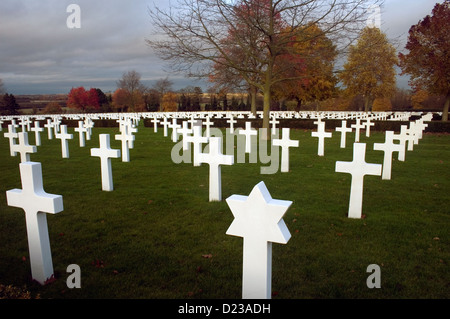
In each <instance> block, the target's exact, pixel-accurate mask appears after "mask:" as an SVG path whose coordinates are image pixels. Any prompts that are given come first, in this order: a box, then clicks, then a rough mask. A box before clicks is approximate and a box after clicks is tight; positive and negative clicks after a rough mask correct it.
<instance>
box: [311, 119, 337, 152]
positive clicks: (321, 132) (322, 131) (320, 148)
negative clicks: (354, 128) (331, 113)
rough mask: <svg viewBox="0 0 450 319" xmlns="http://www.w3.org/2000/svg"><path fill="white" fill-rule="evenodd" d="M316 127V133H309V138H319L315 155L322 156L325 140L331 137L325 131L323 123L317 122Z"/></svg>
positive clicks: (330, 134)
mask: <svg viewBox="0 0 450 319" xmlns="http://www.w3.org/2000/svg"><path fill="white" fill-rule="evenodd" d="M317 125H318V127H317V132H311V136H313V137H318V138H319V143H318V147H317V155H319V156H323V155H324V144H325V143H324V141H325V138H330V137H331V136H332V133H329V132H326V131H325V122H322V121H320V120H319V121H318V122H317Z"/></svg>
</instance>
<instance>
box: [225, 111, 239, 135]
mask: <svg viewBox="0 0 450 319" xmlns="http://www.w3.org/2000/svg"><path fill="white" fill-rule="evenodd" d="M227 123H228V124H230V134H233V133H234V124H236V123H237V121H236V120H235V119H234V118H233V115H229V119H228V120H227Z"/></svg>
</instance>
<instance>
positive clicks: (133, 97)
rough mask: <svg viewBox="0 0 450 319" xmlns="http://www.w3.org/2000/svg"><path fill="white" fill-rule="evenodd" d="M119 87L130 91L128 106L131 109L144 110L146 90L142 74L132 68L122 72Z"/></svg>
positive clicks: (133, 110) (132, 110)
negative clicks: (142, 81)
mask: <svg viewBox="0 0 450 319" xmlns="http://www.w3.org/2000/svg"><path fill="white" fill-rule="evenodd" d="M117 88H119V89H122V90H125V91H126V92H128V95H127V97H128V100H127V103H126V104H127V106H128V109H129V111H131V112H135V111H143V110H144V109H145V103H144V98H143V94H144V92H145V90H146V88H145V86H144V85H143V84H142V83H141V74H140V73H138V72H136V71H134V70H132V71H128V72H125V73H123V74H122V78H121V79H120V80H119V81H118V82H117Z"/></svg>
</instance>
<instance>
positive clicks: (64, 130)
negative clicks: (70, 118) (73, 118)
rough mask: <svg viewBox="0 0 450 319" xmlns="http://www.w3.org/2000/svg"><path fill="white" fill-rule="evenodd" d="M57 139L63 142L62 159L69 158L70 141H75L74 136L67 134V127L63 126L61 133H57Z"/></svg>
mask: <svg viewBox="0 0 450 319" xmlns="http://www.w3.org/2000/svg"><path fill="white" fill-rule="evenodd" d="M56 138H57V139H60V140H61V153H62V157H63V158H69V140H71V139H73V135H72V134H68V133H67V125H61V132H60V133H56Z"/></svg>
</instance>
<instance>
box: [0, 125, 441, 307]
mask: <svg viewBox="0 0 450 319" xmlns="http://www.w3.org/2000/svg"><path fill="white" fill-rule="evenodd" d="M162 132H163V130H162V128H160V129H159V132H158V133H154V132H153V128H145V127H143V126H142V125H141V126H140V127H139V131H138V133H136V140H135V145H134V148H133V149H131V150H130V159H131V161H130V162H129V163H123V162H122V161H121V160H120V159H113V160H112V166H113V176H114V188H115V189H114V191H113V192H103V191H102V190H101V178H100V159H99V158H96V157H91V156H90V149H91V148H94V147H98V134H101V133H108V134H110V135H111V146H112V148H116V149H120V142H119V141H116V140H115V139H114V135H115V134H118V128H94V129H93V133H94V135H93V137H92V139H91V140H90V141H86V146H85V147H84V148H80V147H79V142H78V133H76V132H74V131H73V129H69V133H72V134H74V139H73V140H71V141H70V142H69V148H70V158H68V159H63V158H62V157H61V145H60V140H55V139H53V140H48V139H47V133H46V132H44V133H43V134H42V135H41V138H42V146H39V147H38V152H37V153H36V154H32V155H31V160H32V161H35V162H41V163H42V170H43V177H44V188H45V190H46V192H47V193H51V194H58V195H62V196H63V200H64V211H63V212H61V213H59V214H57V215H47V220H48V227H49V234H50V243H51V249H52V257H53V266H54V270H55V275H56V278H57V280H56V281H55V282H53V283H51V284H49V285H46V286H40V285H39V284H36V283H34V282H32V281H31V280H30V276H31V270H30V263H29V254H28V244H27V235H26V225H25V217H24V216H25V215H24V212H23V210H21V209H19V208H14V207H8V206H7V205H6V194H5V192H6V191H7V190H10V189H14V188H21V184H20V175H19V161H20V156H17V157H11V156H10V155H9V144H8V139H6V138H4V137H3V133H4V132H2V133H1V138H0V171H1V175H0V243H1V244H0V284H4V285H14V286H17V287H25V288H26V289H27V290H29V291H30V292H31V293H32V295H33V296H36V295H37V294H39V296H40V297H41V298H166V299H172V298H181V299H185V298H195V299H197V298H241V296H242V295H241V280H242V244H243V240H242V238H240V237H233V236H228V235H226V234H225V232H226V230H227V229H228V227H229V226H230V224H231V222H232V221H233V215H232V213H231V211H230V209H229V208H228V206H227V204H226V202H225V200H223V201H222V202H212V203H210V202H209V201H208V198H209V194H208V176H209V167H208V166H207V165H205V164H203V165H202V166H201V167H193V165H192V164H186V163H180V164H175V163H174V162H172V160H171V150H172V147H173V146H174V143H173V142H172V141H171V139H170V137H164V136H163V133H162ZM291 138H292V139H296V140H299V142H300V146H299V147H298V148H291V149H290V172H289V173H281V172H280V171H278V172H277V173H276V174H272V175H262V174H260V168H261V166H267V165H268V164H261V163H236V164H235V165H233V166H222V197H223V198H224V199H225V198H227V197H229V196H231V195H233V194H240V195H248V194H249V193H250V191H251V190H252V188H253V187H254V186H255V185H256V184H257V183H258V182H260V181H264V182H265V184H266V186H267V188H268V189H269V192H270V193H271V195H272V197H273V198H275V199H282V200H291V201H293V204H292V206H291V207H290V208H289V210H288V211H287V213H286V215H285V217H284V220H285V222H286V225H287V227H288V228H289V231H290V232H291V234H292V237H291V239H290V241H289V242H288V243H287V244H286V245H279V244H273V262H272V293H273V299H297V298H308V299H309V298H449V297H450V290H449V285H450V269H449V262H450V258H449V257H450V252H449V251H450V250H449V248H450V247H449V246H450V245H449V225H450V219H449V217H450V209H449V202H448V191H449V185H450V179H449V170H450V163H449V158H450V135H445V134H440V135H437V134H424V137H423V139H422V140H420V142H419V144H418V145H415V146H414V150H413V151H408V152H407V153H406V161H405V162H399V161H397V154H396V153H395V154H394V161H393V164H392V179H391V180H382V179H381V177H380V176H366V178H365V180H364V201H363V214H364V215H365V218H363V219H358V220H355V219H349V218H347V216H346V215H347V209H348V200H349V192H350V180H351V177H350V175H349V174H343V173H336V172H335V163H336V161H351V160H352V152H353V150H352V143H351V142H352V141H353V140H354V135H353V133H351V134H348V135H347V147H346V148H345V149H341V148H340V147H339V144H340V134H339V133H337V132H333V137H332V138H331V139H326V141H325V156H324V157H319V156H317V138H314V137H311V132H310V131H304V130H291ZM29 141H30V144H34V133H31V134H29ZM383 141H384V134H383V133H380V132H371V137H370V138H367V137H365V135H364V133H362V134H361V142H365V143H367V153H366V161H367V162H369V163H379V164H381V163H382V161H383V152H381V151H374V150H373V143H382V142H383ZM70 264H77V265H79V266H80V268H81V289H69V288H67V285H66V279H67V277H68V276H69V275H70V273H67V272H66V269H67V266H68V265H70ZM371 264H377V265H379V266H380V269H381V288H380V289H369V288H368V287H367V285H366V280H367V278H368V277H369V276H370V275H371V273H368V272H367V271H366V270H367V267H368V266H369V265H371Z"/></svg>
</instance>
